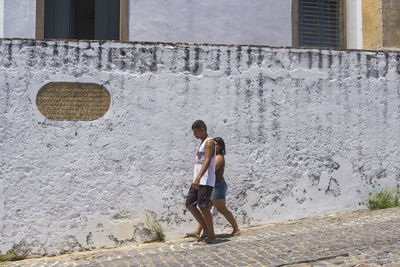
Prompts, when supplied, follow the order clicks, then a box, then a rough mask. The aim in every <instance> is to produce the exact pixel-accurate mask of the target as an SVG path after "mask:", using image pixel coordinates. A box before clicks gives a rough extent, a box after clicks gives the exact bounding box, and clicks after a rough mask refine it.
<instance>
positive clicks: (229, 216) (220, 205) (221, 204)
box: [212, 199, 240, 234]
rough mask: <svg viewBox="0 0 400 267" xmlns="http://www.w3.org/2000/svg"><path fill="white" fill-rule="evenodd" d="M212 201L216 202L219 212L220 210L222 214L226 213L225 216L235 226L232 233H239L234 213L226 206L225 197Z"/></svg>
mask: <svg viewBox="0 0 400 267" xmlns="http://www.w3.org/2000/svg"><path fill="white" fill-rule="evenodd" d="M212 203H213V204H214V206H215V207H216V208H217V210H218V212H220V213H221V214H222V215H224V217H225V218H226V219H227V220H228V222H229V223H230V224H231V225H232V227H233V232H232V234H235V233H239V232H240V230H239V227H238V225H237V223H236V221H235V218H234V217H233V215H232V212H230V211H229V210H228V209H227V208H226V202H225V199H214V200H213V201H212Z"/></svg>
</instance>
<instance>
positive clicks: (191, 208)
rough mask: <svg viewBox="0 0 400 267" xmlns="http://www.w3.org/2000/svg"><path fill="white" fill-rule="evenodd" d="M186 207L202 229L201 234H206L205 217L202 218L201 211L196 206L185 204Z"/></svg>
mask: <svg viewBox="0 0 400 267" xmlns="http://www.w3.org/2000/svg"><path fill="white" fill-rule="evenodd" d="M186 208H187V209H188V210H189V211H190V212H191V213H192V215H193V217H194V218H195V219H196V221H197V222H198V223H199V225H200V227H201V228H202V229H203V235H207V233H208V232H207V224H206V222H205V218H203V215H202V212H200V210H199V209H198V208H197V207H196V206H192V205H186ZM210 214H211V213H210ZM213 232H214V231H213Z"/></svg>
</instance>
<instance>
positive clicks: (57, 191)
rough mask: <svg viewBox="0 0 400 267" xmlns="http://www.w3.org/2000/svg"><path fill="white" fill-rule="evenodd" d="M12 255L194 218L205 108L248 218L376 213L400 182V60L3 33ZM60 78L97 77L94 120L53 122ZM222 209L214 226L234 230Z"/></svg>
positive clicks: (1, 231)
mask: <svg viewBox="0 0 400 267" xmlns="http://www.w3.org/2000/svg"><path fill="white" fill-rule="evenodd" d="M0 53H1V57H0V90H1V94H0V114H1V115H0V236H1V238H0V250H1V252H3V253H4V252H6V251H7V250H8V249H11V248H12V247H14V248H16V249H18V250H19V251H21V252H22V253H25V254H28V255H32V254H40V255H43V254H50V255H52V254H56V253H62V252H66V251H74V250H82V249H91V248H100V247H113V246H117V245H121V244H125V243H129V242H140V241H143V239H144V238H146V229H144V227H143V221H144V215H145V214H146V212H149V211H152V212H155V213H157V214H158V217H159V218H160V219H161V221H162V223H163V225H164V226H165V227H166V229H167V234H168V237H173V236H176V235H182V234H183V233H184V232H185V231H187V230H189V229H193V227H195V222H194V221H193V219H192V217H191V216H190V215H189V214H188V212H186V211H185V207H184V199H185V195H186V193H187V190H188V188H189V185H190V183H191V179H192V177H191V175H192V168H193V165H192V164H193V163H192V160H193V158H194V155H193V154H194V153H193V151H194V150H195V149H196V148H197V146H198V141H197V140H195V138H194V137H193V134H192V131H191V129H190V126H191V124H192V122H193V121H194V120H196V119H199V118H201V119H203V120H205V121H206V123H207V124H208V126H209V132H210V134H211V135H212V136H222V137H223V138H224V139H225V141H226V144H227V155H226V160H227V166H226V179H227V181H228V183H229V189H228V198H227V203H228V205H229V207H230V209H231V210H232V211H233V213H234V215H235V216H236V218H237V220H238V222H239V224H240V225H241V226H245V225H255V224H260V223H268V222H275V221H283V220H288V219H294V218H300V217H306V216H313V215H320V214H326V213H333V212H338V211H344V210H355V209H360V208H364V206H363V204H362V203H363V201H365V199H366V198H367V196H368V193H369V192H373V191H375V190H379V189H383V188H390V187H393V186H396V185H397V184H398V182H399V180H400V167H399V166H400V158H399V156H398V151H399V149H400V137H399V135H398V134H396V133H398V132H399V131H400V124H399V118H400V94H399V91H398V88H399V84H400V55H399V54H396V53H393V52H361V51H333V50H305V49H284V48H269V47H256V46H212V45H185V44H162V43H160V44H156V43H154V44H152V43H148V44H141V43H117V42H103V43H99V42H68V41H51V42H43V41H35V40H29V39H27V40H8V39H3V40H0ZM49 82H82V83H97V84H99V85H101V86H104V87H105V88H106V89H107V90H108V91H109V93H110V96H111V106H110V109H109V111H108V112H107V113H106V114H105V116H104V117H102V118H100V119H98V120H94V121H51V120H47V119H45V118H44V117H43V116H42V115H41V113H40V112H39V111H38V109H37V107H36V104H35V103H36V95H37V93H38V91H39V90H40V88H41V87H42V86H44V85H45V84H47V83H49ZM227 226H228V225H227V222H226V221H225V219H224V218H222V217H221V215H219V216H218V217H217V218H216V229H217V231H221V230H224V229H225V230H227Z"/></svg>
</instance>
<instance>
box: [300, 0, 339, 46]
mask: <svg viewBox="0 0 400 267" xmlns="http://www.w3.org/2000/svg"><path fill="white" fill-rule="evenodd" d="M293 3H294V5H295V6H293V9H295V10H296V11H297V12H296V13H295V14H293V20H294V24H293V26H294V27H293V29H294V32H295V34H294V38H293V44H294V45H295V46H305V47H328V48H344V47H345V45H344V44H345V31H344V29H345V28H344V12H343V10H344V8H343V0H296V1H293Z"/></svg>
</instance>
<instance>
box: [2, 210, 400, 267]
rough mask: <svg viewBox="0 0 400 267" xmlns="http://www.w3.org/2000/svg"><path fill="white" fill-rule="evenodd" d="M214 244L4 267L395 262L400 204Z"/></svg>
mask: <svg viewBox="0 0 400 267" xmlns="http://www.w3.org/2000/svg"><path fill="white" fill-rule="evenodd" d="M217 238H218V243H217V244H215V245H205V246H201V245H198V243H197V242H196V240H195V239H194V238H182V239H178V240H171V241H168V242H165V243H152V244H142V245H131V246H125V247H121V248H117V249H111V250H97V251H92V252H82V253H75V254H71V255H65V256H59V257H48V258H41V259H31V260H24V261H17V262H12V263H9V264H8V265H6V266H7V267H9V266H107V267H108V266H301V267H303V266H304V267H306V266H360V267H361V266H362V267H366V266H382V265H383V266H399V267H400V208H393V209H386V210H379V211H372V212H371V211H357V212H349V213H341V214H335V215H329V216H322V217H315V218H311V219H303V220H296V221H291V222H286V223H277V224H270V225H265V226H260V227H253V228H248V229H242V235H240V236H236V237H229V236H228V235H223V234H221V235H218V236H217Z"/></svg>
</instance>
